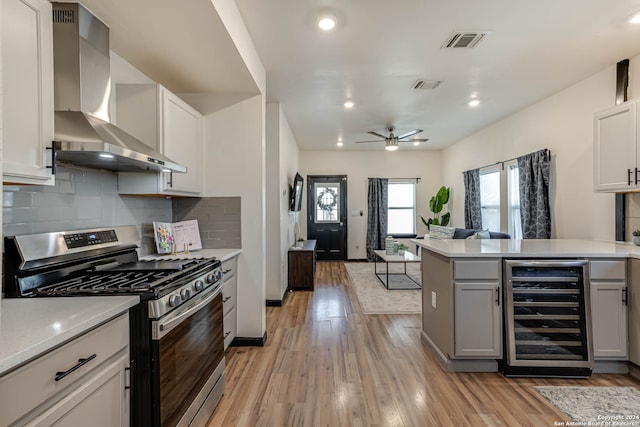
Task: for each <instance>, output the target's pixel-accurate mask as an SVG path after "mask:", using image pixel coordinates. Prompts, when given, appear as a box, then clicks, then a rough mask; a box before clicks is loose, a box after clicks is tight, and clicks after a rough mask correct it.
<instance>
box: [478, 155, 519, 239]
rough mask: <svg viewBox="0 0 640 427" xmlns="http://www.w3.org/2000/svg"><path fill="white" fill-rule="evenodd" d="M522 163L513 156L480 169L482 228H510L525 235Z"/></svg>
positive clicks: (514, 235) (495, 229) (509, 231)
mask: <svg viewBox="0 0 640 427" xmlns="http://www.w3.org/2000/svg"><path fill="white" fill-rule="evenodd" d="M519 183H520V179H519V175H518V163H517V162H516V161H515V160H513V161H510V162H506V163H504V164H502V167H501V166H500V165H497V166H490V167H488V168H484V169H482V170H481V171H480V207H481V209H482V228H483V229H489V230H490V231H502V230H506V231H507V233H509V234H510V235H511V237H512V238H514V239H521V238H522V224H521V220H520V188H519Z"/></svg>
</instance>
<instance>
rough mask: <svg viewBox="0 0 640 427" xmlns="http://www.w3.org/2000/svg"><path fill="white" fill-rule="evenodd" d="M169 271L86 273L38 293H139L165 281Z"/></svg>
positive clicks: (42, 289)
mask: <svg viewBox="0 0 640 427" xmlns="http://www.w3.org/2000/svg"><path fill="white" fill-rule="evenodd" d="M171 274H172V272H170V271H132V272H117V273H98V272H94V273H86V274H83V275H81V276H78V277H74V278H71V279H67V280H64V281H62V282H57V283H54V284H52V285H48V286H43V287H41V288H39V289H37V290H36V292H35V293H37V294H39V295H72V294H78V293H101V292H118V293H119V292H122V293H140V292H147V291H149V290H151V289H152V288H153V287H154V286H156V285H161V284H163V283H165V279H166V278H167V276H169V275H171Z"/></svg>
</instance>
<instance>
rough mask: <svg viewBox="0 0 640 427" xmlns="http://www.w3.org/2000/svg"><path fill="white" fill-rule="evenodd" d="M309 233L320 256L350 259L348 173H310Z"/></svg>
mask: <svg viewBox="0 0 640 427" xmlns="http://www.w3.org/2000/svg"><path fill="white" fill-rule="evenodd" d="M307 183H308V184H307V234H309V236H308V238H309V239H314V240H316V241H317V242H316V253H317V255H318V260H321V261H339V260H346V259H347V177H346V175H331V176H326V175H322V176H317V175H316V176H308V177H307Z"/></svg>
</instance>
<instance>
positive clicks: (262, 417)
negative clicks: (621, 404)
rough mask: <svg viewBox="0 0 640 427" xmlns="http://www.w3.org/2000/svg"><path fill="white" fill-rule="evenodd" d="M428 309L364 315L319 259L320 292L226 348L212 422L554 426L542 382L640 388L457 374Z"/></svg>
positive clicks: (337, 274)
mask: <svg viewBox="0 0 640 427" xmlns="http://www.w3.org/2000/svg"><path fill="white" fill-rule="evenodd" d="M420 325H421V317H420V315H365V314H362V312H361V309H360V306H359V303H358V299H357V297H356V295H355V293H354V292H353V290H352V289H351V288H350V287H349V276H348V274H347V271H346V269H345V268H344V265H343V264H342V263H338V262H319V263H318V268H317V275H316V287H315V291H314V292H306V291H298V292H293V293H291V294H290V295H289V297H288V298H287V300H286V302H285V304H284V306H283V307H267V333H268V339H267V344H266V346H265V347H262V348H251V347H236V348H230V350H229V351H228V353H227V368H226V390H225V395H224V397H223V398H222V400H221V401H220V404H219V405H218V407H217V408H216V411H215V413H214V414H213V416H212V417H211V419H210V422H209V427H213V426H234V425H237V426H252V427H253V426H314V427H316V426H331V427H333V426H473V427H475V426H510V427H514V426H536V427H537V426H553V425H554V422H555V421H567V420H566V417H564V416H563V415H562V414H561V413H560V412H558V411H557V410H556V409H555V408H554V407H553V406H552V405H550V404H549V403H548V402H547V401H546V400H545V399H544V398H543V397H541V396H540V395H538V394H537V393H536V392H535V390H533V386H534V385H576V386H588V385H615V386H632V387H637V388H640V382H639V381H636V380H634V379H633V378H631V377H629V376H627V375H594V376H593V377H592V378H590V379H575V380H571V379H557V378H554V379H528V378H519V379H513V378H506V377H504V376H503V375H502V374H499V373H449V372H446V371H444V370H443V369H442V367H441V365H440V364H439V363H438V361H437V360H436V359H435V357H434V356H433V354H432V353H431V352H430V350H429V349H428V348H427V347H426V346H425V345H424V344H422V343H421V342H420V329H421V326H420Z"/></svg>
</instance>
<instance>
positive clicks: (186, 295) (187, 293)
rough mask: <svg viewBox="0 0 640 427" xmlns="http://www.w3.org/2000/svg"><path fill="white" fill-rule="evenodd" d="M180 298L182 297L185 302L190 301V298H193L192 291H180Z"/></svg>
mask: <svg viewBox="0 0 640 427" xmlns="http://www.w3.org/2000/svg"><path fill="white" fill-rule="evenodd" d="M180 297H182V300H183V301H186V300H188V299H189V298H191V289H183V290H181V291H180Z"/></svg>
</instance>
